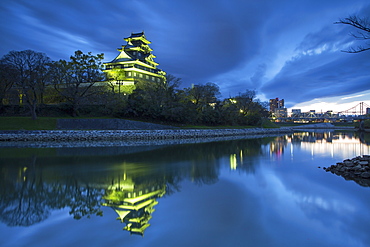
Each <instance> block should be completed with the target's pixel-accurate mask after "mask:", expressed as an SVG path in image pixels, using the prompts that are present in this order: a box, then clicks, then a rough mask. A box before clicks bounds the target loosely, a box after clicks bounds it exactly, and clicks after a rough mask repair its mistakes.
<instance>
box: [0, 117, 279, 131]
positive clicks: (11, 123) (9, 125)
mask: <svg viewBox="0 0 370 247" xmlns="http://www.w3.org/2000/svg"><path fill="white" fill-rule="evenodd" d="M58 119H60V118H57V117H39V118H37V119H36V120H32V119H31V118H30V117H0V130H55V129H56V126H57V120H58ZM179 127H180V126H179ZM256 127H259V128H260V127H263V128H277V127H278V126H276V125H275V124H274V123H271V122H269V121H265V122H264V124H263V125H262V126H199V125H196V126H195V125H187V126H181V127H180V128H184V129H245V128H256Z"/></svg>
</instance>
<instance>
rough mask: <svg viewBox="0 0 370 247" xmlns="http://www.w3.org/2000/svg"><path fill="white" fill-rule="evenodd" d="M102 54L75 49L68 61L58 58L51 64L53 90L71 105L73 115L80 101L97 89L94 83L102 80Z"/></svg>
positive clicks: (76, 113) (75, 113)
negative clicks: (85, 52)
mask: <svg viewBox="0 0 370 247" xmlns="http://www.w3.org/2000/svg"><path fill="white" fill-rule="evenodd" d="M103 59H104V54H98V55H96V56H94V55H92V54H91V52H88V53H87V54H84V53H83V52H82V51H76V52H75V54H74V56H71V57H70V61H68V62H67V61H65V60H59V61H57V62H53V63H52V66H51V77H52V83H53V85H54V88H55V90H57V91H58V93H59V94H60V95H61V96H62V97H63V98H64V99H65V100H66V101H67V102H68V103H69V104H71V106H72V114H73V116H77V115H78V108H79V107H80V105H81V104H82V101H83V100H84V99H86V98H88V97H89V96H91V95H92V94H96V93H97V90H94V89H93V86H94V84H96V83H97V82H99V81H101V80H103V78H104V76H103V74H102V72H101V69H102V66H103V65H102V60H103Z"/></svg>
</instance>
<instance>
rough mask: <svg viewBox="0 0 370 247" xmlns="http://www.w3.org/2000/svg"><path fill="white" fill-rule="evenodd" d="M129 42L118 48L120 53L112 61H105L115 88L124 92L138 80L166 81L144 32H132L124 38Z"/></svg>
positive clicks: (108, 74)
mask: <svg viewBox="0 0 370 247" xmlns="http://www.w3.org/2000/svg"><path fill="white" fill-rule="evenodd" d="M124 40H125V41H126V42H127V44H126V45H122V48H119V49H117V50H118V51H119V52H120V53H119V54H118V56H117V57H116V58H115V59H113V60H112V61H111V62H107V63H104V66H105V69H104V72H105V73H106V74H107V78H108V82H109V83H111V85H113V86H114V87H115V90H118V91H119V92H124V91H125V90H124V88H125V87H126V88H127V86H129V87H130V86H131V90H132V86H133V85H135V83H137V82H138V81H144V82H151V83H154V82H155V83H165V82H166V73H165V72H164V71H162V70H160V69H158V68H157V66H158V65H159V64H158V63H156V62H155V61H154V58H155V56H154V55H153V54H152V51H153V50H152V49H151V48H150V46H149V44H150V43H151V42H150V41H148V40H147V38H146V37H145V34H144V32H141V33H131V36H130V37H127V38H125V39H124ZM121 89H122V90H121Z"/></svg>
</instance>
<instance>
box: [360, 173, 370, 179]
mask: <svg viewBox="0 0 370 247" xmlns="http://www.w3.org/2000/svg"><path fill="white" fill-rule="evenodd" d="M361 177H362V178H370V172H363V173H361Z"/></svg>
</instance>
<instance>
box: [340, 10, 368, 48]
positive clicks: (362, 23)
mask: <svg viewBox="0 0 370 247" xmlns="http://www.w3.org/2000/svg"><path fill="white" fill-rule="evenodd" d="M335 24H345V25H350V26H352V27H355V28H356V29H357V32H356V33H351V35H352V36H353V37H354V38H355V39H357V40H368V39H370V22H369V19H368V18H361V17H359V16H357V15H352V16H349V17H347V18H344V19H340V20H339V21H338V22H335ZM367 46H368V47H366V46H363V45H359V46H357V47H356V48H354V47H350V48H349V49H348V50H346V51H344V52H348V53H359V52H363V51H367V50H370V43H367Z"/></svg>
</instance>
